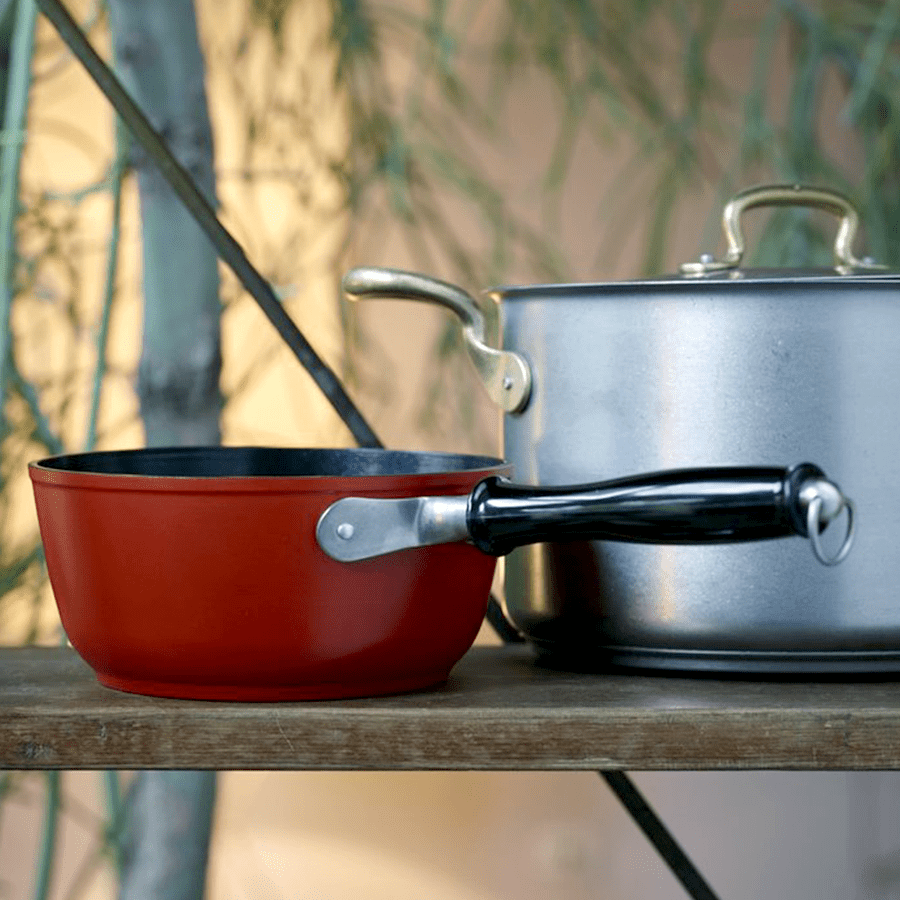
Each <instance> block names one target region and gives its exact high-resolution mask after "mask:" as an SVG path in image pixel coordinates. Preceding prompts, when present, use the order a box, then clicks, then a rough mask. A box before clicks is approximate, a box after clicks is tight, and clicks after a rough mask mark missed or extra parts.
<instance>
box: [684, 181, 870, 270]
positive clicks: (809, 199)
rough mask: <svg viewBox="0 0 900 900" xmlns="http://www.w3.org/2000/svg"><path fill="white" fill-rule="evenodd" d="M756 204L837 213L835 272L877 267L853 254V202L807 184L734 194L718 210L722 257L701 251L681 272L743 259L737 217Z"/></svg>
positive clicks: (721, 266)
mask: <svg viewBox="0 0 900 900" xmlns="http://www.w3.org/2000/svg"><path fill="white" fill-rule="evenodd" d="M760 206H805V207H811V208H813V209H821V210H824V211H826V212H830V213H834V214H835V215H837V216H840V218H841V222H840V225H839V226H838V230H837V234H836V236H835V240H834V264H835V267H836V268H837V269H838V271H843V272H852V271H857V270H862V269H880V268H883V267H882V266H878V265H876V264H874V263H872V262H870V261H869V260H859V259H857V258H856V257H855V256H854V255H853V243H854V241H855V239H856V232H857V231H858V230H859V214H858V213H857V212H856V209H855V208H854V207H853V204H852V203H851V202H850V201H849V200H848V199H847V198H846V197H845V196H844V195H843V194H839V193H838V192H837V191H832V190H826V189H824V188H819V187H812V186H809V185H800V184H792V185H783V184H775V185H764V186H760V187H753V188H748V189H747V190H745V191H741V192H740V193H738V194H736V195H735V196H734V197H733V198H732V199H731V200H730V201H729V202H728V203H727V204H726V205H725V209H724V211H723V213H722V231H723V232H724V234H725V240H726V242H727V244H728V249H727V250H726V251H725V256H724V257H723V258H722V259H719V260H717V259H713V258H712V257H711V256H709V255H708V254H704V256H702V257H701V258H700V259H699V261H697V262H689V263H684V264H683V265H682V266H681V271H682V273H683V274H685V275H707V274H709V273H711V272H719V271H722V270H725V269H736V268H737V267H738V266H739V265H740V264H741V260H742V259H743V258H744V249H745V245H744V234H743V230H742V228H741V217H742V216H743V214H744V213H745V212H747V211H748V210H751V209H755V208H757V207H760Z"/></svg>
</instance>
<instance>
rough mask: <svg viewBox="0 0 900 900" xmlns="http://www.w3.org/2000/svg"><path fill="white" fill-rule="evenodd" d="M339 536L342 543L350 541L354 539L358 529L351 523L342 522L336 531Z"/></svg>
mask: <svg viewBox="0 0 900 900" xmlns="http://www.w3.org/2000/svg"><path fill="white" fill-rule="evenodd" d="M334 530H335V532H336V534H337V536H338V537H339V538H340V539H341V540H342V541H349V540H350V539H351V538H352V537H353V533H354V532H355V531H356V529H355V528H354V527H353V526H352V525H351V524H350V523H349V522H341V524H340V525H338V527H337V528H335V529H334Z"/></svg>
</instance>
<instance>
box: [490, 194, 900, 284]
mask: <svg viewBox="0 0 900 900" xmlns="http://www.w3.org/2000/svg"><path fill="white" fill-rule="evenodd" d="M761 206H801V207H809V208H813V209H820V210H824V211H826V212H830V213H834V214H835V215H837V216H839V217H840V223H839V225H838V230H837V234H836V236H835V242H834V250H833V254H834V267H833V268H805V269H802V268H789V269H788V268H785V269H773V268H769V269H763V268H757V269H747V268H741V260H742V259H743V257H744V250H745V243H744V235H743V230H742V227H741V217H742V216H743V214H744V213H745V212H746V211H747V210H749V209H753V208H756V207H761ZM858 229H859V214H858V213H857V211H856V209H855V207H854V206H853V204H852V203H851V201H850V200H849V199H848V198H847V197H845V196H844V195H843V194H840V193H838V192H837V191H833V190H830V189H827V188H821V187H812V186H808V185H763V186H759V187H753V188H748V189H747V190H744V191H741V192H740V193H738V194H736V195H735V196H734V197H733V198H732V199H731V200H730V201H729V202H728V203H727V204H726V205H725V208H724V210H723V212H722V231H723V232H724V235H725V241H726V244H727V249H726V252H725V254H724V255H723V256H722V257H721V258H719V259H716V258H715V257H713V256H712V255H711V254H703V255H702V256H701V257H700V258H699V259H698V260H697V261H695V262H689V263H684V264H683V265H682V266H680V271H679V273H678V274H675V275H665V276H661V277H657V278H651V279H642V280H640V281H624V282H614V283H613V282H609V283H596V284H589V283H584V284H545V285H530V286H527V287H523V286H515V285H506V286H502V287H496V288H492V289H491V290H489V291H488V292H487V293H488V294H490V295H491V296H492V297H494V298H495V299H502V300H504V301H507V300H515V299H527V298H531V299H533V298H534V297H535V294H536V293H539V294H540V296H541V297H552V296H553V295H555V294H565V295H566V296H568V297H571V296H572V295H573V294H576V295H577V294H603V293H606V292H610V291H621V290H622V289H623V287H628V286H635V287H637V286H640V287H642V288H644V287H648V286H659V287H666V286H672V285H675V284H677V285H684V284H686V283H687V284H690V283H693V284H705V283H715V284H721V283H723V282H738V283H741V284H746V283H748V282H753V283H760V284H766V283H769V284H773V285H774V284H778V285H780V286H784V285H788V284H791V283H802V284H804V285H815V284H816V283H822V284H828V285H834V284H836V283H838V284H839V283H842V282H852V283H853V284H854V285H860V284H868V283H872V284H884V283H885V282H887V283H891V284H894V283H897V282H898V275H900V273H898V272H895V271H889V270H888V269H887V267H886V266H883V265H880V264H879V263H877V262H875V261H874V260H872V259H871V258H870V257H863V258H861V259H859V258H857V257H856V256H855V255H854V254H853V244H854V241H855V238H856V233H857V231H858Z"/></svg>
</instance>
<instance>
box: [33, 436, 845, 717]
mask: <svg viewBox="0 0 900 900" xmlns="http://www.w3.org/2000/svg"><path fill="white" fill-rule="evenodd" d="M507 473H508V467H507V466H506V465H505V464H504V463H503V462H502V461H501V460H497V459H493V458H489V457H477V456H460V455H451V454H434V453H406V452H394V451H387V450H300V449H274V448H235V447H228V448H226V447H217V448H179V449H151V450H132V451H121V452H100V453H85V454H76V455H70V456H61V457H55V458H51V459H45V460H43V461H41V462H38V463H34V464H32V465H31V466H30V475H31V479H32V482H33V484H34V491H35V497H36V501H37V510H38V519H39V522H40V528H41V534H42V537H43V541H44V547H45V549H46V555H47V566H48V570H49V574H50V579H51V583H52V586H53V590H54V594H55V597H56V601H57V604H58V606H59V610H60V614H61V617H62V623H63V626H64V627H65V630H66V633H67V635H68V637H69V639H70V640H71V642H72V645H73V646H74V647H75V649H76V650H77V651H78V652H79V653H80V654H81V656H82V657H83V658H84V659H85V660H86V661H87V662H88V663H89V664H90V665H91V666H92V667H93V669H94V670H95V671H96V673H97V676H98V678H99V680H100V681H101V682H102V683H103V684H106V685H108V686H110V687H115V688H119V689H122V690H127V691H133V692H137V693H143V694H152V695H161V696H172V697H188V698H210V699H232V700H286V699H312V698H326V697H347V696H362V695H374V694H383V693H392V692H399V691H407V690H413V689H418V688H425V687H428V686H431V685H435V684H437V683H440V682H442V681H444V680H445V679H446V677H447V675H448V673H449V672H450V669H451V668H452V666H453V665H454V664H455V663H456V662H457V661H458V660H459V658H460V657H461V656H462V655H463V654H464V653H465V652H466V650H467V649H468V648H469V646H470V645H471V644H472V642H473V641H474V639H475V636H476V634H477V632H478V629H479V626H480V624H481V621H482V619H483V617H484V614H485V609H486V606H487V600H488V596H489V591H490V585H491V580H492V576H493V571H494V563H495V557H496V555H498V554H502V553H506V552H508V551H509V550H510V549H511V548H512V547H515V546H518V545H522V544H527V543H529V542H534V541H546V540H567V539H570V538H584V537H585V536H589V537H596V536H602V537H604V538H607V539H613V540H631V541H651V542H657V543H658V542H663V543H665V542H676V543H685V542H698V543H709V542H731V541H739V540H757V539H762V538H768V537H776V536H787V535H791V534H800V535H809V536H810V537H811V538H812V539H813V547H814V549H815V548H816V547H817V544H816V540H817V537H818V534H819V532H820V530H821V529H822V528H823V527H824V525H825V524H826V523H827V522H829V521H830V520H831V519H832V518H834V517H835V516H836V515H838V514H839V513H840V512H841V510H842V509H844V508H845V506H847V501H846V500H845V498H843V497H842V495H841V494H840V491H839V490H838V489H837V488H836V487H835V486H834V485H833V484H832V483H831V482H829V481H827V479H825V477H824V476H823V474H822V472H821V471H820V470H819V469H817V468H816V467H815V466H811V465H808V464H804V465H801V466H795V467H793V468H791V469H787V470H783V469H702V470H694V471H680V472H669V473H661V474H658V475H653V476H640V477H636V478H632V479H624V480H619V481H615V482H606V483H604V484H597V485H589V486H578V487H571V488H560V489H550V488H546V487H543V488H532V487H522V486H516V485H513V484H511V483H509V482H508V481H507V480H506V478H505V477H504V476H505V475H506V474H507ZM372 503H374V506H370V505H369V504H372ZM323 548H324V549H323Z"/></svg>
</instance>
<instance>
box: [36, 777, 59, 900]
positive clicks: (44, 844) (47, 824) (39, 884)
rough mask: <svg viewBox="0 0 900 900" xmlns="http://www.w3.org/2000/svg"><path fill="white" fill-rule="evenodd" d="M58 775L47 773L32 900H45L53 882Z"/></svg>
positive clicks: (57, 819) (57, 820) (57, 816)
mask: <svg viewBox="0 0 900 900" xmlns="http://www.w3.org/2000/svg"><path fill="white" fill-rule="evenodd" d="M59 787H60V773H59V772H52V771H51V772H47V803H46V807H45V810H44V827H43V831H42V834H41V848H40V855H39V856H38V872H37V879H36V881H35V885H34V900H47V897H49V896H50V885H51V882H52V880H53V864H54V862H55V861H56V836H57V825H58V824H59Z"/></svg>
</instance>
